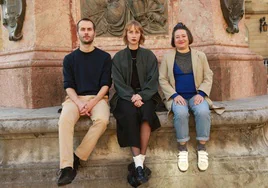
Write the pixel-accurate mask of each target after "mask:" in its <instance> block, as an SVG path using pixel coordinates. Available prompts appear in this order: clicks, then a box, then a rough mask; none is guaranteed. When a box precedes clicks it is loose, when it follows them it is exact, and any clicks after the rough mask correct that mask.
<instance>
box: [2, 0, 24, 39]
mask: <svg viewBox="0 0 268 188" xmlns="http://www.w3.org/2000/svg"><path fill="white" fill-rule="evenodd" d="M0 5H1V6H2V18H3V25H4V26H5V27H6V28H7V29H8V32H9V40H11V41H17V40H20V39H21V38H22V33H21V30H22V26H23V21H24V16H25V9H26V0H0Z"/></svg>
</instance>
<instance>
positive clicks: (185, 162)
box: [178, 151, 189, 172]
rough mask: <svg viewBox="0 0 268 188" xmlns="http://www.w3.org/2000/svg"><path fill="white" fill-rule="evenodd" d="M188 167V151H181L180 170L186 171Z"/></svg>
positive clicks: (179, 157) (179, 158)
mask: <svg viewBox="0 0 268 188" xmlns="http://www.w3.org/2000/svg"><path fill="white" fill-rule="evenodd" d="M188 167H189V163H188V151H180V152H179V153H178V168H179V169H180V171H182V172H185V171H186V170H187V169H188Z"/></svg>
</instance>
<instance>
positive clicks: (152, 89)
mask: <svg viewBox="0 0 268 188" xmlns="http://www.w3.org/2000/svg"><path fill="white" fill-rule="evenodd" d="M136 65H137V70H138V76H139V81H140V85H141V91H140V92H138V94H139V95H140V96H141V97H142V100H143V101H147V100H149V99H152V98H153V96H154V95H155V94H156V93H157V91H158V62H157V59H156V57H155V55H154V54H153V52H152V51H150V50H148V49H144V48H141V47H139V50H138V52H137V64H136ZM131 76H132V59H131V53H130V50H129V48H125V49H123V50H121V51H119V52H117V53H116V54H115V56H114V57H113V64H112V78H113V81H114V87H115V90H116V93H115V94H114V96H113V97H112V99H111V101H110V104H111V109H112V111H113V110H114V109H115V107H116V104H117V100H118V98H119V97H120V98H122V99H125V100H128V101H131V97H132V96H133V95H134V94H135V92H134V90H133V89H132V87H131Z"/></svg>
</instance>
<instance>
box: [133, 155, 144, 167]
mask: <svg viewBox="0 0 268 188" xmlns="http://www.w3.org/2000/svg"><path fill="white" fill-rule="evenodd" d="M133 160H134V163H135V167H136V168H137V167H138V166H141V167H142V168H143V159H142V156H141V155H137V156H135V157H133Z"/></svg>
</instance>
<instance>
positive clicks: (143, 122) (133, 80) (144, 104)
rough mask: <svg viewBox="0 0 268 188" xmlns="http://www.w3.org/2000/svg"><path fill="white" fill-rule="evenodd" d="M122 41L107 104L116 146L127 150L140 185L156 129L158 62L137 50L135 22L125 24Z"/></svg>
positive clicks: (139, 34) (140, 36)
mask: <svg viewBox="0 0 268 188" xmlns="http://www.w3.org/2000/svg"><path fill="white" fill-rule="evenodd" d="M123 40H124V42H125V44H126V45H127V47H126V48H125V49H123V50H121V51H119V52H117V53H116V54H115V56H114V57H113V64H112V78H113V81H114V88H115V90H116V92H115V94H114V96H113V97H112V99H111V101H110V104H111V109H112V112H113V114H114V117H115V119H116V122H117V139H118V143H119V145H120V146H121V147H130V148H131V152H132V155H133V160H134V163H132V164H133V165H135V173H134V176H135V181H136V180H137V183H138V184H142V183H145V182H147V181H148V174H147V173H145V172H146V170H145V167H144V160H145V156H146V150H147V146H148V142H149V138H150V134H151V132H152V131H154V130H156V129H158V128H159V127H160V122H159V119H158V116H157V115H156V113H155V108H156V103H157V101H156V96H157V94H158V62H157V58H156V57H155V55H154V54H153V52H152V51H150V50H148V49H145V48H142V47H140V45H141V44H143V43H144V41H145V37H144V30H143V28H142V26H141V24H140V23H139V22H137V21H135V20H132V21H130V22H129V23H128V24H126V27H125V30H124V34H123ZM128 178H133V177H128ZM128 180H129V182H130V179H128ZM130 183H131V182H130Z"/></svg>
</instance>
